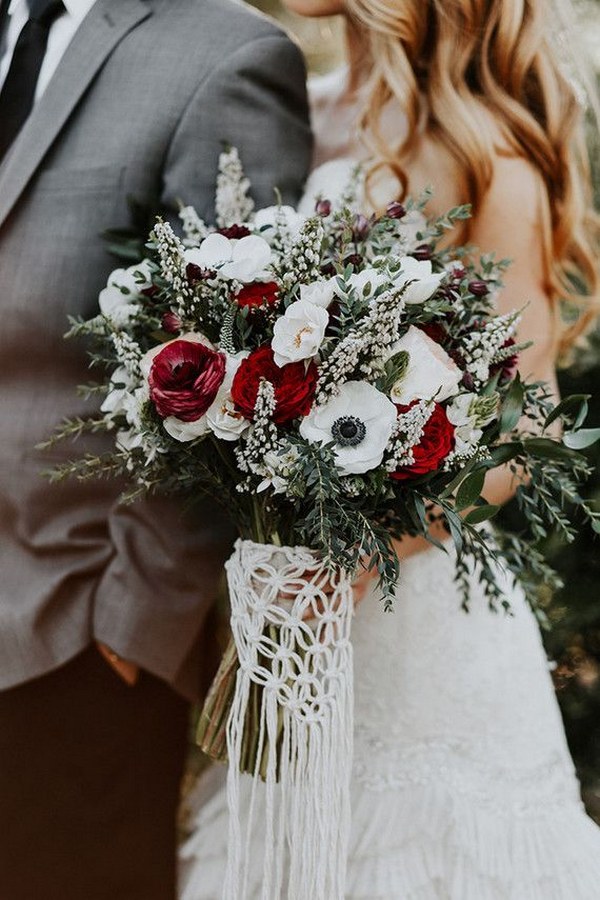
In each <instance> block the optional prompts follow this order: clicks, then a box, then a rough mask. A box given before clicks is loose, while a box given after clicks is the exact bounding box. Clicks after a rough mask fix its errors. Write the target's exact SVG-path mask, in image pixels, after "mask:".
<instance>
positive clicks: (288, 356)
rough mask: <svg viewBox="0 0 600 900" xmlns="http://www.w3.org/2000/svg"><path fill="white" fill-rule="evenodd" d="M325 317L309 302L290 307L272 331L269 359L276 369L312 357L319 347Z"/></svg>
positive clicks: (325, 323)
mask: <svg viewBox="0 0 600 900" xmlns="http://www.w3.org/2000/svg"><path fill="white" fill-rule="evenodd" d="M328 322H329V313H328V312H327V310H326V309H323V308H322V307H321V306H315V304H314V303H311V301H310V300H296V302H295V303H291V304H290V305H289V306H288V308H287V309H286V311H285V315H283V316H281V317H280V318H279V319H277V321H276V322H275V325H274V327H273V340H272V341H271V347H272V348H273V359H274V360H275V363H276V364H277V365H278V366H285V365H287V364H288V363H291V362H298V361H299V360H301V359H310V358H311V357H313V356H314V355H315V354H316V353H317V351H318V350H319V347H320V346H321V344H322V343H323V338H324V336H325V329H326V328H327V325H328Z"/></svg>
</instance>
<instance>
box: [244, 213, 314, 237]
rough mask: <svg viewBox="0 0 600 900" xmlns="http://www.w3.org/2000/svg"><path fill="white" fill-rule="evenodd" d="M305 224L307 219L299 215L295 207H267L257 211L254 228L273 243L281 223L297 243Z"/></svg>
mask: <svg viewBox="0 0 600 900" xmlns="http://www.w3.org/2000/svg"><path fill="white" fill-rule="evenodd" d="M305 222H306V218H305V217H304V216H301V215H300V213H297V212H296V210H295V209H294V207H293V206H266V207H265V208H264V209H259V210H258V211H257V213H256V215H255V216H254V222H253V223H252V228H254V230H255V231H260V233H261V237H263V238H264V239H265V240H266V241H268V242H269V243H271V241H272V240H273V239H274V238H275V236H276V234H277V230H278V228H279V225H280V223H281V224H282V225H283V227H284V228H285V230H286V231H287V233H288V236H289V238H290V240H291V241H295V240H296V239H297V238H298V237H299V236H300V231H301V229H302V226H303V225H304V223H305Z"/></svg>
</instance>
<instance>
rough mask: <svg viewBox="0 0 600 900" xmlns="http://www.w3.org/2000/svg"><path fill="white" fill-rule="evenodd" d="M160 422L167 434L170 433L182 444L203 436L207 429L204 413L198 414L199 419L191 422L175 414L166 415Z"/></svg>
mask: <svg viewBox="0 0 600 900" xmlns="http://www.w3.org/2000/svg"><path fill="white" fill-rule="evenodd" d="M162 424H163V428H164V429H165V431H166V432H167V434H170V435H171V437H172V438H175V440H176V441H181V443H183V444H185V443H187V442H188V441H194V440H195V439H196V438H199V437H204V435H205V434H208V431H209V428H208V422H207V421H206V416H205V415H204V416H200V418H199V419H195V420H194V421H193V422H184V421H183V420H182V419H178V418H177V417H176V416H167V418H166V419H163V423H162Z"/></svg>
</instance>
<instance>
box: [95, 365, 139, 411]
mask: <svg viewBox="0 0 600 900" xmlns="http://www.w3.org/2000/svg"><path fill="white" fill-rule="evenodd" d="M136 384H137V380H136V379H135V378H134V377H133V376H132V375H130V374H129V372H128V371H127V369H126V368H125V366H119V367H118V368H117V369H115V371H114V372H113V373H112V375H111V376H110V390H109V392H108V394H107V395H106V397H105V398H104V402H103V404H102V406H101V407H100V411H101V412H103V413H105V414H108V415H110V417H111V418H115V417H116V416H119V415H122V414H124V413H125V411H126V409H127V405H126V403H127V401H126V398H127V396H128V395H129V394H130V393H131V392H132V391H133V390H134V389H135V386H136Z"/></svg>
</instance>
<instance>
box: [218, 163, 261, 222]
mask: <svg viewBox="0 0 600 900" xmlns="http://www.w3.org/2000/svg"><path fill="white" fill-rule="evenodd" d="M249 190H250V181H249V179H248V178H246V176H245V175H244V170H243V168H242V163H241V161H240V156H239V153H238V151H237V150H236V148H235V147H231V148H230V149H228V150H225V151H224V152H223V153H221V155H220V157H219V173H218V175H217V193H216V198H215V212H216V219H217V225H218V226H219V228H228V227H229V226H230V225H236V224H238V225H239V224H241V223H242V222H247V221H248V220H249V219H250V217H251V215H252V213H253V211H254V201H253V200H252V199H251V198H250V197H249V196H248V191H249Z"/></svg>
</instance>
